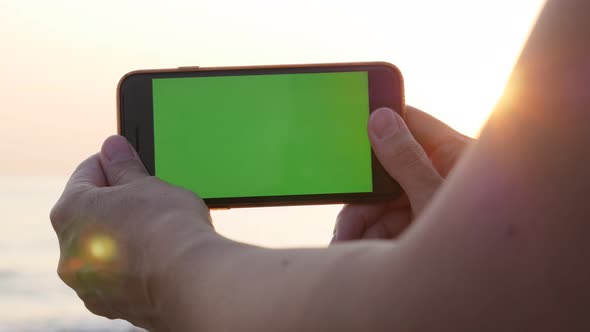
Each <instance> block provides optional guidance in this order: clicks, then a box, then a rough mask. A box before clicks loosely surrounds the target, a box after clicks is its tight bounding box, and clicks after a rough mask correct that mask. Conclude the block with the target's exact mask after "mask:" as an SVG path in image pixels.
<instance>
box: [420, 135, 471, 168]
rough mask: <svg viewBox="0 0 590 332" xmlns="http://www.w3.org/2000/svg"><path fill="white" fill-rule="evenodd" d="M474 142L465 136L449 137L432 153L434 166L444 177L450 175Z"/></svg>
mask: <svg viewBox="0 0 590 332" xmlns="http://www.w3.org/2000/svg"><path fill="white" fill-rule="evenodd" d="M473 141H474V140H473V139H471V138H469V137H467V136H463V135H460V136H459V135H453V136H449V137H448V138H447V139H445V140H444V141H442V142H441V143H440V144H439V145H438V146H437V147H436V149H434V150H433V151H432V152H431V154H430V159H431V160H432V164H433V165H434V167H435V168H436V169H437V170H438V172H439V173H440V174H441V175H442V176H446V175H448V173H449V172H450V171H451V169H452V168H453V167H454V166H455V164H456V162H457V160H459V159H460V157H461V156H462V155H463V151H464V150H465V148H466V147H467V146H468V145H469V144H470V143H471V142H473Z"/></svg>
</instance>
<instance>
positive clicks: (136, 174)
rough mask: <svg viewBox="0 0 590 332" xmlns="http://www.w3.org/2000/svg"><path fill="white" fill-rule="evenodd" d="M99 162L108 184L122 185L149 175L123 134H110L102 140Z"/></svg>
mask: <svg viewBox="0 0 590 332" xmlns="http://www.w3.org/2000/svg"><path fill="white" fill-rule="evenodd" d="M100 162H101V164H102V168H103V171H104V173H105V176H106V178H107V182H108V185H109V186H118V185H123V184H127V183H129V182H132V181H135V180H137V179H141V178H144V177H146V176H149V174H148V172H147V170H146V169H145V166H144V165H143V164H142V162H141V159H139V156H138V155H137V152H135V149H134V148H133V147H132V146H131V144H129V143H128V142H127V140H126V139H125V138H124V137H123V136H116V135H115V136H111V137H109V138H107V139H106V140H105V141H104V143H103V144H102V149H101V151H100Z"/></svg>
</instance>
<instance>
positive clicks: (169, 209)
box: [50, 136, 213, 330]
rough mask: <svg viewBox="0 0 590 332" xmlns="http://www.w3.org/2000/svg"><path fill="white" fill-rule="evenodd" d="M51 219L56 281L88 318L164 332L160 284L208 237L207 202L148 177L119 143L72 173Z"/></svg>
mask: <svg viewBox="0 0 590 332" xmlns="http://www.w3.org/2000/svg"><path fill="white" fill-rule="evenodd" d="M50 218H51V222H52V225H53V227H54V229H55V232H56V234H57V237H58V240H59V246H60V260H59V266H58V274H59V277H60V278H61V279H62V280H63V281H64V282H65V283H66V284H67V285H68V286H70V287H71V288H73V289H74V290H75V291H76V293H77V294H78V296H79V297H80V299H82V301H84V304H85V305H86V307H87V308H88V310H90V311H91V312H93V313H95V314H97V315H101V316H105V317H108V318H123V319H126V320H128V321H130V322H131V323H133V324H135V325H137V326H141V327H144V328H147V329H152V328H156V327H158V329H159V330H166V328H164V327H163V326H162V324H163V320H162V319H161V317H160V315H161V312H162V304H161V303H160V301H161V297H160V296H159V295H160V291H161V289H160V288H159V287H158V286H159V281H160V280H161V279H162V278H163V277H164V276H165V275H166V273H169V271H170V267H171V266H172V264H175V263H182V261H183V259H182V257H183V256H182V255H185V253H186V251H187V248H189V247H191V246H194V245H195V243H202V241H203V240H204V239H208V238H209V235H210V234H213V227H212V226H211V221H210V217H209V209H208V208H207V206H205V203H204V202H203V201H202V200H201V199H199V198H198V197H197V196H196V195H195V194H193V193H192V192H190V191H188V190H185V189H182V188H178V187H175V186H172V185H170V184H167V183H165V182H163V181H160V180H158V179H157V178H155V177H153V176H150V175H149V174H148V172H147V171H146V170H145V168H144V166H143V164H142V163H141V160H140V159H139V157H138V155H137V153H136V152H135V150H134V149H133V147H132V146H131V145H130V144H128V143H127V141H126V140H125V138H123V137H121V136H113V137H110V138H109V139H107V140H106V141H105V143H104V145H103V148H102V151H101V153H99V154H95V155H93V156H91V157H90V158H88V159H87V160H86V161H84V162H82V163H81V164H80V166H78V168H77V169H76V171H74V174H72V176H71V178H70V180H69V181H68V184H67V185H66V188H65V190H64V193H63V194H62V196H61V198H60V199H59V201H58V202H57V203H56V205H55V207H54V208H53V210H52V211H51V216H50ZM199 241H201V242H199ZM163 287H164V288H165V289H170V288H173V287H175V285H171V284H164V285H163Z"/></svg>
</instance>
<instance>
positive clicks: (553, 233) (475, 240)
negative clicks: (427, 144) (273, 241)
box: [186, 1, 590, 331]
mask: <svg viewBox="0 0 590 332" xmlns="http://www.w3.org/2000/svg"><path fill="white" fill-rule="evenodd" d="M589 14H590V3H588V2H585V1H549V3H548V4H547V5H546V8H545V10H544V12H543V14H542V16H541V17H540V20H539V23H538V24H537V26H536V28H535V30H534V32H533V34H532V36H531V38H530V41H529V43H528V44H527V47H526V48H525V50H524V53H523V55H522V57H521V59H520V61H519V63H518V65H517V67H516V71H515V73H516V74H515V76H514V78H513V80H512V81H511V82H510V85H509V86H508V90H507V91H508V93H509V94H508V96H507V98H506V100H504V102H503V103H502V104H500V105H499V107H498V109H497V111H496V112H495V114H494V115H493V117H492V118H491V120H490V122H489V123H488V125H487V126H486V129H485V130H484V132H483V133H482V136H481V139H480V141H479V142H478V143H477V145H476V146H474V147H473V148H472V149H471V151H470V152H469V153H468V155H467V157H466V158H464V160H463V161H462V164H461V165H460V166H459V169H458V170H457V171H456V172H455V173H454V176H452V177H451V178H450V180H449V181H448V183H447V184H446V185H445V186H444V187H443V188H444V189H443V190H442V192H440V193H439V194H438V195H437V196H436V198H435V201H434V202H433V203H432V204H431V205H430V207H429V209H428V210H427V211H426V212H425V213H424V214H423V215H422V217H421V218H420V219H419V220H418V222H417V223H416V226H415V227H413V228H411V229H410V231H409V233H408V234H407V235H406V236H405V237H402V239H401V240H400V242H399V244H398V246H397V247H393V246H390V245H387V244H381V245H378V244H377V243H364V244H361V243H359V244H356V245H350V246H342V247H336V248H332V249H330V250H308V251H305V250H286V251H269V250H263V249H254V248H249V247H244V246H241V245H236V244H233V245H229V246H228V249H226V250H227V254H226V255H220V256H219V257H222V258H219V257H217V258H216V256H215V255H214V254H211V255H206V256H207V257H209V258H208V259H207V261H208V262H209V263H205V265H201V264H202V263H201V261H198V262H197V263H196V264H187V266H188V267H187V268H190V266H192V267H193V268H194V269H195V270H199V271H202V267H203V266H207V267H213V268H214V271H216V272H212V273H214V275H209V277H203V279H207V280H214V281H208V282H207V283H206V285H207V286H206V287H205V289H207V290H202V288H196V290H197V291H196V292H195V298H198V299H199V301H197V302H199V303H200V304H201V305H196V306H194V307H191V306H187V307H186V308H187V310H188V311H187V312H186V314H188V313H189V312H191V310H194V311H195V312H200V310H201V308H206V310H210V312H209V311H208V312H209V313H208V315H207V316H208V317H209V318H203V320H204V321H214V320H217V323H219V324H220V325H216V326H223V324H229V326H231V327H234V328H235V327H237V326H249V327H254V326H256V327H257V328H267V329H268V330H273V329H284V330H289V329H291V328H292V329H293V330H302V329H306V328H307V329H309V330H311V327H315V328H317V330H321V329H325V328H327V327H328V326H330V327H332V328H337V329H338V330H357V329H359V328H360V327H364V328H365V329H367V330H378V329H384V330H391V329H397V330H400V331H408V330H412V329H414V328H415V329H416V330H439V331H440V330H449V331H457V330H479V331H481V330H490V331H497V330H499V329H503V328H508V327H509V329H511V330H512V329H514V330H518V329H521V330H525V329H526V330H553V329H560V330H570V331H573V330H576V329H578V330H587V329H588V328H590V320H588V319H587V317H586V315H585V314H584V310H585V308H588V307H590V285H589V283H588V282H589V281H590V266H589V265H588V264H587V262H588V258H590V245H589V243H590V242H588V239H587V237H588V234H590V204H588V199H589V197H590V153H589V152H590V148H589V146H588V144H590V130H588V125H589V123H590V91H589V90H588V89H589V87H590V44H589V43H588V39H587V38H588V35H589V34H590V21H588V20H587V17H588V15H589ZM508 97H509V98H508ZM229 248H234V249H229ZM232 250H233V251H232ZM213 251H216V250H214V249H211V252H213ZM204 256H205V255H204ZM236 275H239V276H240V277H239V279H237V278H236V277H235V276H236ZM228 287H230V288H229V289H228ZM205 294H207V295H209V296H207V297H206V300H205V298H204V297H203V295H205ZM224 295H225V296H224ZM200 300H202V302H201V301H200ZM197 308H199V309H197ZM221 312H223V313H224V314H220V313H221ZM236 313H241V314H239V315H238V316H234V315H236ZM238 317H239V318H238ZM234 318H238V319H234ZM232 323H235V324H236V325H233V324H232ZM250 323H251V324H253V325H249V324H250ZM242 324H246V325H242ZM226 326H228V325H226Z"/></svg>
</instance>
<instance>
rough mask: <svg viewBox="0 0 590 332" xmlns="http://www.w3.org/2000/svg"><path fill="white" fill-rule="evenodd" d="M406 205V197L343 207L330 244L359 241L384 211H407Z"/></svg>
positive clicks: (407, 203) (337, 218)
mask: <svg viewBox="0 0 590 332" xmlns="http://www.w3.org/2000/svg"><path fill="white" fill-rule="evenodd" d="M408 205H409V202H408V198H407V196H406V195H403V196H401V197H400V198H397V199H395V200H393V201H389V202H382V203H374V204H350V205H345V206H344V207H343V208H342V210H340V213H338V217H336V224H335V225H334V235H333V237H332V241H331V242H330V243H336V242H341V241H349V240H357V239H360V238H361V237H362V236H363V234H364V233H365V231H366V229H367V228H369V227H371V226H372V225H373V224H374V223H376V222H377V221H378V220H379V219H380V217H381V216H382V215H383V214H384V213H386V211H389V210H392V209H407V207H408Z"/></svg>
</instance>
